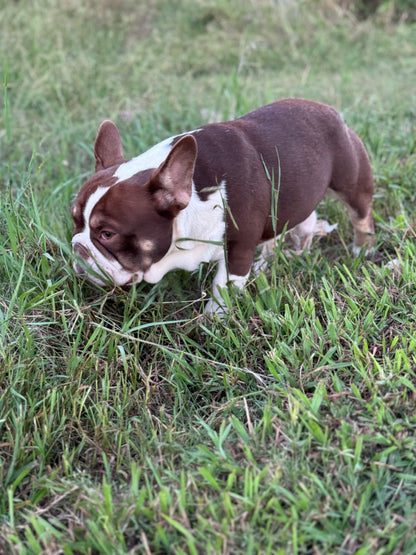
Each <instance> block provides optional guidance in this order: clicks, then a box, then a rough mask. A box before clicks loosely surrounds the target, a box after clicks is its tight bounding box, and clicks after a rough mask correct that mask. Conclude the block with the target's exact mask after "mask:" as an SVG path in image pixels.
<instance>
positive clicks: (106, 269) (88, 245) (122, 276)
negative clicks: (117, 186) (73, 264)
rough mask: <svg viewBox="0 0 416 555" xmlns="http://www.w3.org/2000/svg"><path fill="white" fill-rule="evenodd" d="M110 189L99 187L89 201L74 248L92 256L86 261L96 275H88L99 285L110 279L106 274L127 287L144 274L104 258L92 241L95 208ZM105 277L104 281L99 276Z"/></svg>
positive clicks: (73, 240)
mask: <svg viewBox="0 0 416 555" xmlns="http://www.w3.org/2000/svg"><path fill="white" fill-rule="evenodd" d="M109 188H110V187H99V188H98V189H97V190H96V191H95V192H94V193H93V194H92V195H91V196H90V198H89V199H88V201H87V203H86V205H85V208H84V214H83V217H84V222H85V225H84V229H83V231H81V233H77V234H76V235H74V236H73V238H72V246H73V247H74V246H75V245H76V244H79V245H82V246H83V247H84V248H85V249H87V251H88V252H89V254H90V258H89V259H88V260H86V264H88V266H89V267H90V268H91V270H92V271H93V272H94V273H95V274H98V275H95V274H94V273H91V274H89V275H88V278H89V279H90V280H91V281H92V282H94V283H97V284H99V285H103V284H104V283H105V282H106V281H107V280H108V278H107V279H106V278H105V274H108V276H109V277H110V278H111V279H112V281H113V282H114V283H115V284H116V285H125V284H126V283H127V282H128V281H130V280H132V279H133V280H134V281H141V279H142V278H143V273H142V272H138V273H132V272H129V271H127V270H124V268H123V267H122V266H121V264H120V263H119V262H117V260H110V259H108V258H107V257H106V256H104V255H103V254H102V253H101V252H100V251H99V250H98V249H97V247H96V246H95V245H94V243H93V242H92V241H91V230H90V218H91V214H92V211H93V210H94V207H95V206H96V204H97V202H99V201H100V200H101V199H102V197H103V196H104V195H105V194H106V192H107V191H108V190H109ZM100 275H103V279H100V278H99V276H100Z"/></svg>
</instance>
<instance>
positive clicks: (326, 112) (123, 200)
mask: <svg viewBox="0 0 416 555" xmlns="http://www.w3.org/2000/svg"><path fill="white" fill-rule="evenodd" d="M94 151H95V160H96V165H95V173H94V174H93V176H92V177H91V178H90V179H88V181H87V182H86V183H84V185H83V186H82V187H81V190H80V191H79V193H78V195H77V198H76V201H75V203H74V204H73V206H72V217H73V219H74V224H75V230H74V235H73V238H72V245H73V249H74V251H75V252H76V253H78V255H80V256H81V257H82V258H83V259H84V262H83V263H82V265H81V264H79V263H77V262H76V263H75V269H76V271H77V272H79V273H85V272H86V267H87V268H88V274H89V275H88V277H89V278H90V279H91V281H93V282H96V283H100V284H104V283H108V282H112V283H113V284H116V285H120V286H124V285H128V284H132V283H134V282H140V281H142V280H144V281H146V282H149V283H156V282H158V281H159V280H161V279H162V278H163V276H164V275H165V274H166V273H167V272H169V271H170V270H174V269H178V268H182V269H185V270H189V271H192V270H195V269H197V268H198V267H199V265H200V264H201V263H202V262H209V261H215V262H216V263H217V273H216V276H215V278H214V283H213V294H214V297H215V298H216V300H214V299H212V300H211V301H210V302H209V303H208V304H207V306H206V308H205V310H206V311H211V312H212V311H215V310H217V309H218V308H219V304H218V303H221V296H220V295H219V294H218V293H219V289H220V288H222V287H225V286H226V285H227V283H229V282H231V283H233V284H234V285H236V286H237V287H239V288H243V286H244V284H245V282H246V280H247V278H248V276H249V273H250V269H251V267H252V264H253V260H254V255H255V251H256V248H257V246H258V245H259V244H261V243H264V242H266V241H269V240H273V238H276V236H277V235H279V234H280V233H281V232H282V231H283V230H285V229H286V230H290V229H293V228H295V234H296V236H297V240H298V243H299V245H301V246H308V244H309V243H310V240H311V238H312V236H313V234H314V233H319V232H320V231H322V229H324V230H329V229H331V228H330V227H326V225H324V226H323V227H322V222H318V223H317V222H316V214H315V212H314V211H315V208H316V207H317V205H318V204H319V202H320V201H321V200H322V198H323V197H324V195H325V194H330V195H331V196H335V197H336V198H338V199H339V200H341V201H342V202H343V203H344V204H345V205H346V207H347V209H348V213H349V216H350V219H351V222H352V225H353V228H354V250H355V251H359V250H360V249H361V248H363V247H365V248H370V247H371V246H372V245H373V234H374V224H373V217H372V197H373V192H374V181H373V174H372V168H371V165H370V161H369V157H368V154H367V152H366V150H365V148H364V145H363V143H362V142H361V140H360V139H359V138H358V136H357V135H356V134H355V133H354V132H353V131H352V130H351V129H349V128H348V127H347V125H346V124H345V123H344V121H343V120H342V119H341V117H340V116H339V114H338V113H337V112H336V111H335V110H334V109H332V108H331V107H329V106H326V105H324V104H320V103H317V102H311V101H307V100H301V99H286V100H281V101H278V102H274V103H272V104H269V105H267V106H263V107H261V108H259V109H257V110H255V111H253V112H251V113H249V114H247V115H245V116H243V117H240V118H238V119H236V120H233V121H227V122H223V123H211V124H208V125H205V126H203V127H200V128H199V129H196V130H195V131H191V132H188V133H185V134H182V135H178V136H175V137H170V138H168V139H166V140H164V141H162V142H161V143H159V144H157V145H156V146H154V147H153V148H151V149H150V150H148V151H147V152H145V153H143V154H141V155H139V156H137V157H136V158H133V159H131V160H129V161H126V160H125V159H124V157H123V149H122V144H121V139H120V135H119V132H118V130H117V127H116V126H115V125H114V123H112V122H111V121H104V122H103V123H102V124H101V126H100V128H99V130H98V134H97V137H96V140H95V149H94ZM324 224H326V222H324Z"/></svg>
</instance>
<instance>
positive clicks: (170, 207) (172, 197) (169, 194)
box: [149, 135, 198, 217]
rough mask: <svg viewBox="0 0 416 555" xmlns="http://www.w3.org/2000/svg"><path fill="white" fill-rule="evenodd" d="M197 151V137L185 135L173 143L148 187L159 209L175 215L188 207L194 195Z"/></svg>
mask: <svg viewBox="0 0 416 555" xmlns="http://www.w3.org/2000/svg"><path fill="white" fill-rule="evenodd" d="M197 152H198V147H197V144H196V140H195V139H194V137H193V136H192V135H185V136H184V137H182V138H181V139H179V141H178V142H177V143H176V144H175V145H174V146H173V148H172V150H171V151H170V153H169V156H168V157H167V158H166V160H165V161H164V162H162V164H161V165H160V166H159V167H158V168H157V169H156V170H155V171H154V172H153V174H152V177H151V179H150V183H149V191H150V193H151V194H152V198H153V200H154V202H155V206H156V210H157V211H158V212H159V213H160V214H162V215H165V216H170V217H174V216H176V215H177V214H178V213H179V211H180V210H183V209H184V208H186V207H187V206H188V204H189V201H190V200H191V196H192V178H193V175H194V169H195V161H196V156H197Z"/></svg>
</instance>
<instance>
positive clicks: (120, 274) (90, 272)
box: [72, 242, 143, 288]
mask: <svg viewBox="0 0 416 555" xmlns="http://www.w3.org/2000/svg"><path fill="white" fill-rule="evenodd" d="M72 248H73V252H74V254H75V256H76V259H75V261H74V265H73V267H74V270H75V272H76V273H77V274H78V275H82V276H87V278H88V279H89V280H90V281H92V282H93V283H98V284H100V285H111V284H113V285H117V286H119V287H122V288H129V287H131V286H132V285H133V284H134V283H140V282H141V281H142V280H143V272H142V271H138V272H131V271H129V270H127V269H125V268H123V266H122V265H121V264H120V263H119V262H118V261H117V259H115V261H116V263H117V265H119V266H120V268H114V269H110V268H108V267H106V265H105V266H104V267H102V266H101V265H100V263H99V262H98V261H97V260H96V259H95V257H94V256H93V255H92V253H91V251H90V250H89V249H88V248H87V247H86V246H85V245H83V244H82V243H78V242H77V243H74V244H73V247H72Z"/></svg>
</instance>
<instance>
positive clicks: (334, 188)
mask: <svg viewBox="0 0 416 555" xmlns="http://www.w3.org/2000/svg"><path fill="white" fill-rule="evenodd" d="M349 139H350V142H351V144H352V146H353V152H354V154H355V156H354V158H352V159H350V160H349V166H350V167H348V169H346V168H345V166H344V168H343V169H344V174H343V175H342V176H340V175H338V176H337V177H338V179H337V183H333V184H331V186H330V189H329V190H328V193H329V195H330V196H333V197H335V198H337V199H339V200H340V201H341V202H342V203H343V204H344V205H345V206H346V208H347V210H348V215H349V217H350V220H351V223H352V226H353V229H354V246H353V253H354V254H355V255H358V254H359V253H360V251H361V249H363V248H365V249H366V254H369V253H370V252H372V251H373V249H374V246H375V236H374V219H373V214H372V200H373V194H374V179H373V171H372V168H371V164H370V160H369V157H368V154H367V151H366V150H365V148H364V145H363V143H362V142H361V140H360V139H359V138H358V136H357V135H356V134H355V133H354V132H353V131H351V130H349ZM346 162H347V164H348V161H346ZM340 182H341V183H342V185H341V186H339V183H340Z"/></svg>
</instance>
